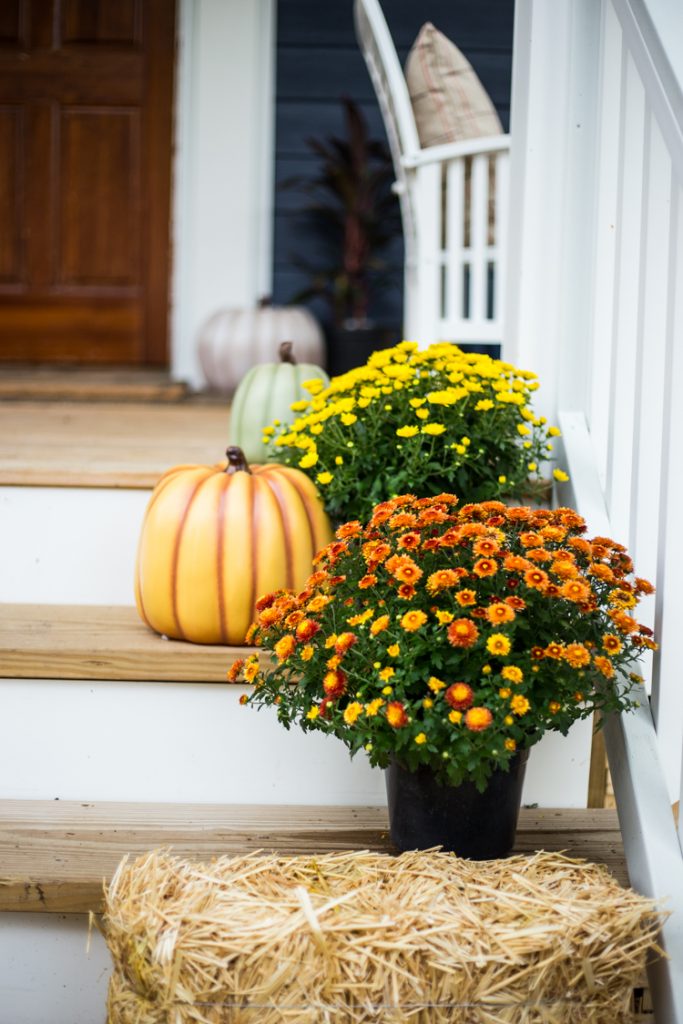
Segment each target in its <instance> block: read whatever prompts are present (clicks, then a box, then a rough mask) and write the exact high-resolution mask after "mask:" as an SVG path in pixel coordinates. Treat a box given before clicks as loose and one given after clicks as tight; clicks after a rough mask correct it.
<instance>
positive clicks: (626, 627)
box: [608, 608, 638, 633]
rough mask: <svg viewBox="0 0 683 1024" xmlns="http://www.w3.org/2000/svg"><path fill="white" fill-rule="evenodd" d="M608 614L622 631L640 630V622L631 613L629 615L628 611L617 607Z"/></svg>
mask: <svg viewBox="0 0 683 1024" xmlns="http://www.w3.org/2000/svg"><path fill="white" fill-rule="evenodd" d="M608 615H609V617H610V619H611V620H612V622H613V623H614V625H615V626H616V628H617V629H618V630H619V632H620V633H637V632H638V623H637V622H636V620H635V619H634V618H632V617H631V616H630V615H627V614H626V612H623V611H621V610H620V609H616V608H615V609H614V610H613V611H611V612H608Z"/></svg>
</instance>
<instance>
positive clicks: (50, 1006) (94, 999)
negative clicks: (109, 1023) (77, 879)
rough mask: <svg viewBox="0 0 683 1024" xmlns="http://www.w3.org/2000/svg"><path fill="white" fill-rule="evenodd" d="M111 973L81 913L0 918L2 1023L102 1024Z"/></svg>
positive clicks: (104, 952) (99, 943) (101, 944)
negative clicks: (89, 934)
mask: <svg viewBox="0 0 683 1024" xmlns="http://www.w3.org/2000/svg"><path fill="white" fill-rule="evenodd" d="M88 946H89V947H90V948H89V949H88ZM110 973H111V957H110V955H109V951H108V949H107V947H106V945H105V942H104V939H103V938H102V936H101V935H100V933H99V932H98V931H97V930H96V929H93V932H92V935H91V936H90V939H88V918H87V917H86V915H85V914H26V913H4V914H0V1021H2V1024H46V1022H47V1021H49V1022H50V1024H104V1020H105V1017H106V1009H105V1007H106V1001H107V985H108V983H109V975H110Z"/></svg>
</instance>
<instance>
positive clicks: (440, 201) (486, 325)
mask: <svg viewBox="0 0 683 1024" xmlns="http://www.w3.org/2000/svg"><path fill="white" fill-rule="evenodd" d="M354 15H355V21H356V34H357V36H358V42H359V46H360V48H361V51H362V53H363V56H364V58H365V62H366V65H367V68H368V72H369V74H370V78H371V80H372V83H373V86H374V89H375V93H376V94H377V99H378V102H379V105H380V108H381V111H382V116H383V119H384V125H385V128H386V132H387V138H388V140H389V146H390V148H391V153H392V157H393V162H394V170H395V173H396V184H395V186H394V188H395V191H396V192H397V194H398V196H399V199H400V203H401V219H402V222H403V237H404V243H405V274H404V303H405V308H404V336H405V337H407V338H412V339H414V340H416V341H419V342H420V344H422V345H427V344H430V343H431V342H433V341H455V342H464V343H467V342H500V341H502V338H503V317H504V310H503V303H504V294H503V288H502V282H503V281H504V280H505V267H504V260H505V253H506V249H507V244H506V242H507V233H506V229H507V219H508V218H507V211H508V205H507V193H508V152H509V148H510V138H509V136H508V135H496V136H492V137H490V138H481V139H468V140H466V141H463V142H455V143H451V144H448V145H444V146H433V147H430V148H428V149H421V148H420V142H419V139H418V134H417V128H416V126H415V120H414V117H413V112H412V107H411V104H410V97H409V95H408V89H407V86H406V83H405V78H404V76H403V71H402V69H401V65H400V63H399V60H398V56H397V54H396V50H395V48H394V44H393V41H392V39H391V35H390V33H389V29H388V27H387V24H386V21H385V20H384V15H383V13H382V9H381V7H380V5H379V3H378V0H355V5H354Z"/></svg>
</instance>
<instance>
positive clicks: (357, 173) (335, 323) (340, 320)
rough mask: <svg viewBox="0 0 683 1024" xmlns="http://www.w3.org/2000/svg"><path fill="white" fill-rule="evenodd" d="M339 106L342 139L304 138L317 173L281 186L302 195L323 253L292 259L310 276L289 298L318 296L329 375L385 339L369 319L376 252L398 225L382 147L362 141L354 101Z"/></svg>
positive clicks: (377, 284)
mask: <svg viewBox="0 0 683 1024" xmlns="http://www.w3.org/2000/svg"><path fill="white" fill-rule="evenodd" d="M342 104H343V107H344V123H345V128H346V134H345V137H344V138H339V137H337V136H330V137H329V138H326V139H316V138H311V139H308V140H307V144H308V146H309V148H310V149H311V150H312V151H313V153H315V155H316V156H317V157H318V158H319V161H320V165H319V170H318V173H317V175H316V176H315V177H313V178H304V177H301V176H299V177H296V178H291V179H289V180H288V181H286V182H284V183H283V187H290V188H291V187H297V188H298V189H300V190H301V191H302V192H304V193H305V194H306V195H307V196H308V197H309V199H310V203H309V205H308V206H307V207H305V209H304V210H303V211H302V212H303V214H304V216H305V218H306V222H307V226H308V227H309V228H310V229H311V231H312V232H313V234H314V235H315V236H316V238H317V240H319V241H320V243H321V245H322V247H323V249H324V251H325V257H324V260H323V261H322V262H318V261H316V262H313V261H311V260H308V259H298V260H296V261H295V262H296V265H297V266H298V267H299V268H300V269H303V270H305V271H306V273H307V274H309V275H310V284H309V285H308V287H306V288H305V289H303V290H302V291H301V292H299V293H298V294H297V295H296V296H294V298H293V299H292V301H293V302H296V303H300V302H304V301H306V300H309V299H314V298H322V299H324V300H325V302H326V304H327V307H328V311H329V323H328V369H329V371H330V373H331V374H339V373H343V372H345V371H346V370H348V369H351V368H352V367H353V366H358V365H360V364H362V363H364V362H365V361H366V359H367V358H368V356H369V355H370V353H371V352H372V351H373V350H374V349H376V348H378V347H380V346H381V341H382V337H383V336H386V331H383V330H382V329H381V328H378V326H377V325H376V324H375V323H374V321H373V320H372V319H371V306H372V299H373V297H374V296H376V294H377V293H378V292H379V291H380V290H381V289H382V288H383V287H385V286H386V284H387V281H388V274H387V266H386V263H385V262H384V261H383V260H382V253H383V252H385V251H386V249H387V247H388V246H389V244H390V242H391V241H392V240H393V239H394V238H396V237H398V235H399V234H400V230H401V229H400V216H399V209H398V201H397V198H396V196H395V195H394V193H393V192H392V191H391V185H392V183H393V181H394V172H393V166H392V163H391V156H390V154H389V150H388V148H387V146H386V145H385V143H384V142H382V141H380V140H377V139H371V138H369V135H368V128H367V124H366V122H365V118H364V117H363V114H362V111H361V110H360V108H359V107H358V105H357V104H356V103H354V102H353V100H351V99H348V98H343V99H342ZM388 340H389V339H388Z"/></svg>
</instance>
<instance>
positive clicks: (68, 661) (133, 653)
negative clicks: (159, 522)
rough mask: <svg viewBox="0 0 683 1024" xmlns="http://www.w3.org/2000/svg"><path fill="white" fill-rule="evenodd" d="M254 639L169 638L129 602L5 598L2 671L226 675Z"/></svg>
mask: <svg viewBox="0 0 683 1024" xmlns="http://www.w3.org/2000/svg"><path fill="white" fill-rule="evenodd" d="M251 650H252V648H249V647H228V646H221V645H205V644H190V643H186V642H184V641H180V640H164V639H163V638H162V637H160V636H158V635H157V634H156V633H153V632H152V631H151V630H150V629H148V628H147V626H145V624H144V623H143V622H142V621H141V619H140V618H139V616H138V613H137V611H136V610H135V608H129V607H125V606H123V605H113V606H109V605H54V604H0V677H5V678H18V679H114V680H116V679H119V680H140V681H143V680H147V681H159V682H164V681H165V682H203V683H224V682H225V681H226V673H227V671H228V669H229V667H230V665H232V663H233V662H234V661H235V659H236V658H243V657H245V656H246V654H249V653H250V652H251Z"/></svg>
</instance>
